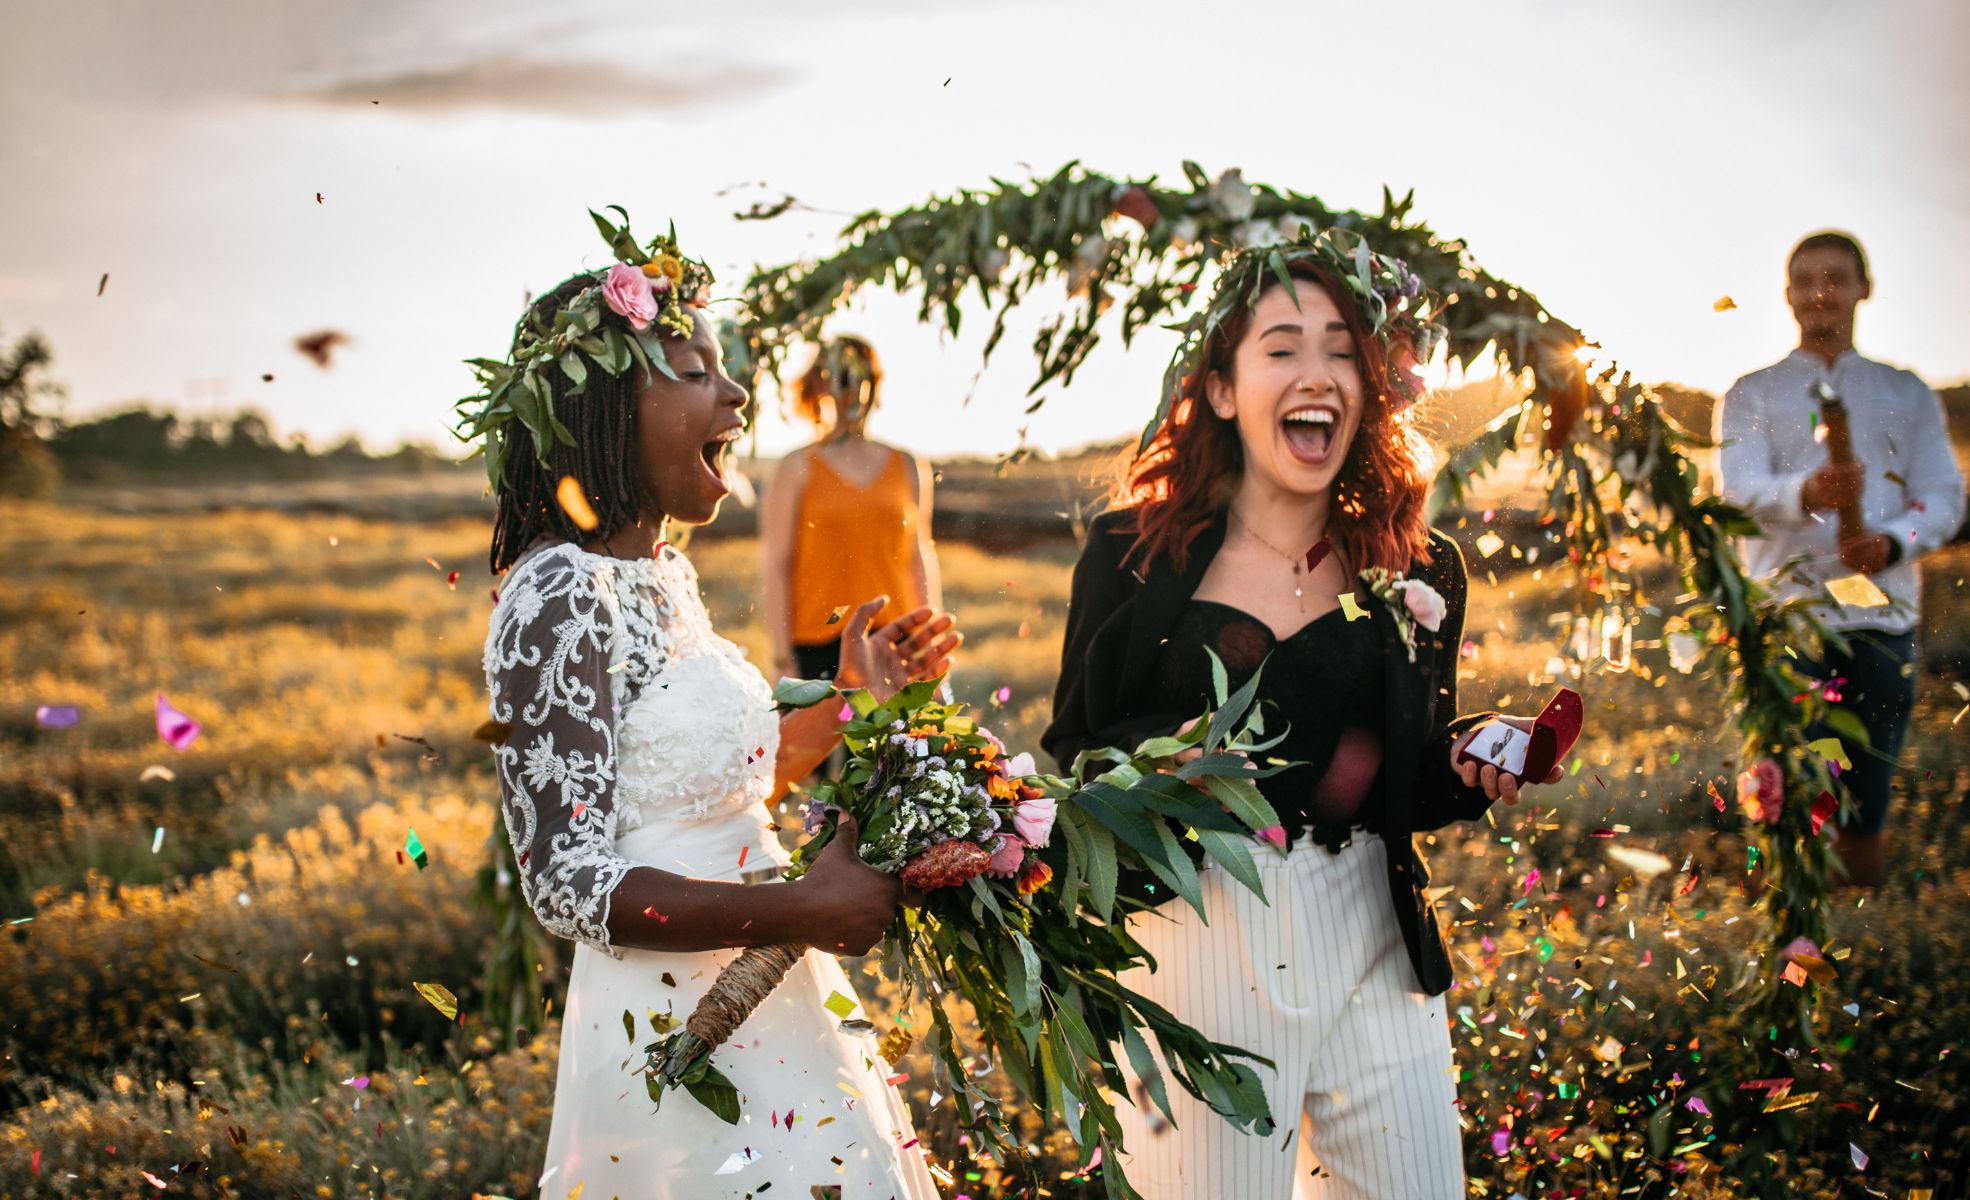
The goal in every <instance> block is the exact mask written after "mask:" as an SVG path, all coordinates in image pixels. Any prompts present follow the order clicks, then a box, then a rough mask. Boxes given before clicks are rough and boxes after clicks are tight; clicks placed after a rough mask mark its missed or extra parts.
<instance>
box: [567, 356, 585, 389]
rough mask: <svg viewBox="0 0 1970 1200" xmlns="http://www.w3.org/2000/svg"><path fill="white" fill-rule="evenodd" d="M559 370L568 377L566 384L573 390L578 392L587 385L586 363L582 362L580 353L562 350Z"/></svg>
mask: <svg viewBox="0 0 1970 1200" xmlns="http://www.w3.org/2000/svg"><path fill="white" fill-rule="evenodd" d="M561 372H562V373H563V374H565V375H566V376H567V377H568V386H569V387H571V388H573V389H574V390H575V391H577V392H579V391H581V390H582V388H584V387H586V386H588V364H587V363H585V362H583V361H582V359H581V355H579V354H576V353H575V352H574V351H572V350H567V351H563V352H562V354H561Z"/></svg>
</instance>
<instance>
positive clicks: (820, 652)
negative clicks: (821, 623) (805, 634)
mask: <svg viewBox="0 0 1970 1200" xmlns="http://www.w3.org/2000/svg"><path fill="white" fill-rule="evenodd" d="M793 661H794V666H796V667H798V668H799V669H800V677H801V678H802V679H833V678H834V677H835V673H836V672H837V671H840V670H841V640H840V639H839V638H837V639H835V640H834V641H832V642H822V643H821V644H820V645H818V646H800V645H796V646H795V647H794V648H793Z"/></svg>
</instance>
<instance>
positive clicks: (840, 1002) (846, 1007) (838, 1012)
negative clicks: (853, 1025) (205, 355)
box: [827, 992, 855, 1020]
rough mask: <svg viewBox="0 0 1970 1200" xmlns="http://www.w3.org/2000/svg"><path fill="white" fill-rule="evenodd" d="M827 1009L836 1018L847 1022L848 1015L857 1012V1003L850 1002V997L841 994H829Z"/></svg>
mask: <svg viewBox="0 0 1970 1200" xmlns="http://www.w3.org/2000/svg"><path fill="white" fill-rule="evenodd" d="M827 1009H828V1011H829V1012H831V1013H833V1014H834V1015H835V1016H837V1017H841V1018H842V1019H844V1020H846V1019H847V1017H848V1014H849V1013H852V1012H854V1011H855V1002H854V1001H853V1000H850V999H849V998H848V997H846V996H844V995H842V994H841V993H840V992H829V993H828V999H827Z"/></svg>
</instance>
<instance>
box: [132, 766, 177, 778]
mask: <svg viewBox="0 0 1970 1200" xmlns="http://www.w3.org/2000/svg"><path fill="white" fill-rule="evenodd" d="M177 777H178V773H177V772H176V771H173V770H172V769H171V768H170V767H160V766H158V765H157V764H156V763H152V764H151V765H150V766H148V767H145V768H144V773H143V774H142V775H139V776H137V782H138V783H152V782H156V781H162V782H164V783H170V782H171V781H172V780H174V779H176V778H177Z"/></svg>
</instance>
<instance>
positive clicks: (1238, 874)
mask: <svg viewBox="0 0 1970 1200" xmlns="http://www.w3.org/2000/svg"><path fill="white" fill-rule="evenodd" d="M1194 832H1195V833H1196V834H1197V844H1198V845H1200V846H1202V847H1203V848H1204V853H1206V854H1208V855H1210V856H1211V858H1212V859H1213V860H1215V861H1216V862H1217V864H1218V865H1219V866H1221V867H1223V868H1224V869H1225V870H1227V871H1229V872H1230V873H1231V876H1232V878H1234V879H1236V880H1237V881H1238V882H1240V883H1242V884H1244V885H1245V887H1246V888H1247V889H1249V890H1250V891H1251V893H1252V894H1253V895H1255V896H1257V897H1258V898H1259V899H1261V900H1266V894H1265V884H1263V883H1261V882H1260V881H1259V868H1258V865H1257V864H1255V863H1254V862H1253V861H1252V850H1251V843H1250V841H1248V840H1247V838H1246V837H1245V835H1244V834H1242V833H1226V832H1225V831H1224V830H1222V829H1198V830H1195V831H1194ZM1266 903H1268V904H1270V903H1271V901H1270V900H1266Z"/></svg>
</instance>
